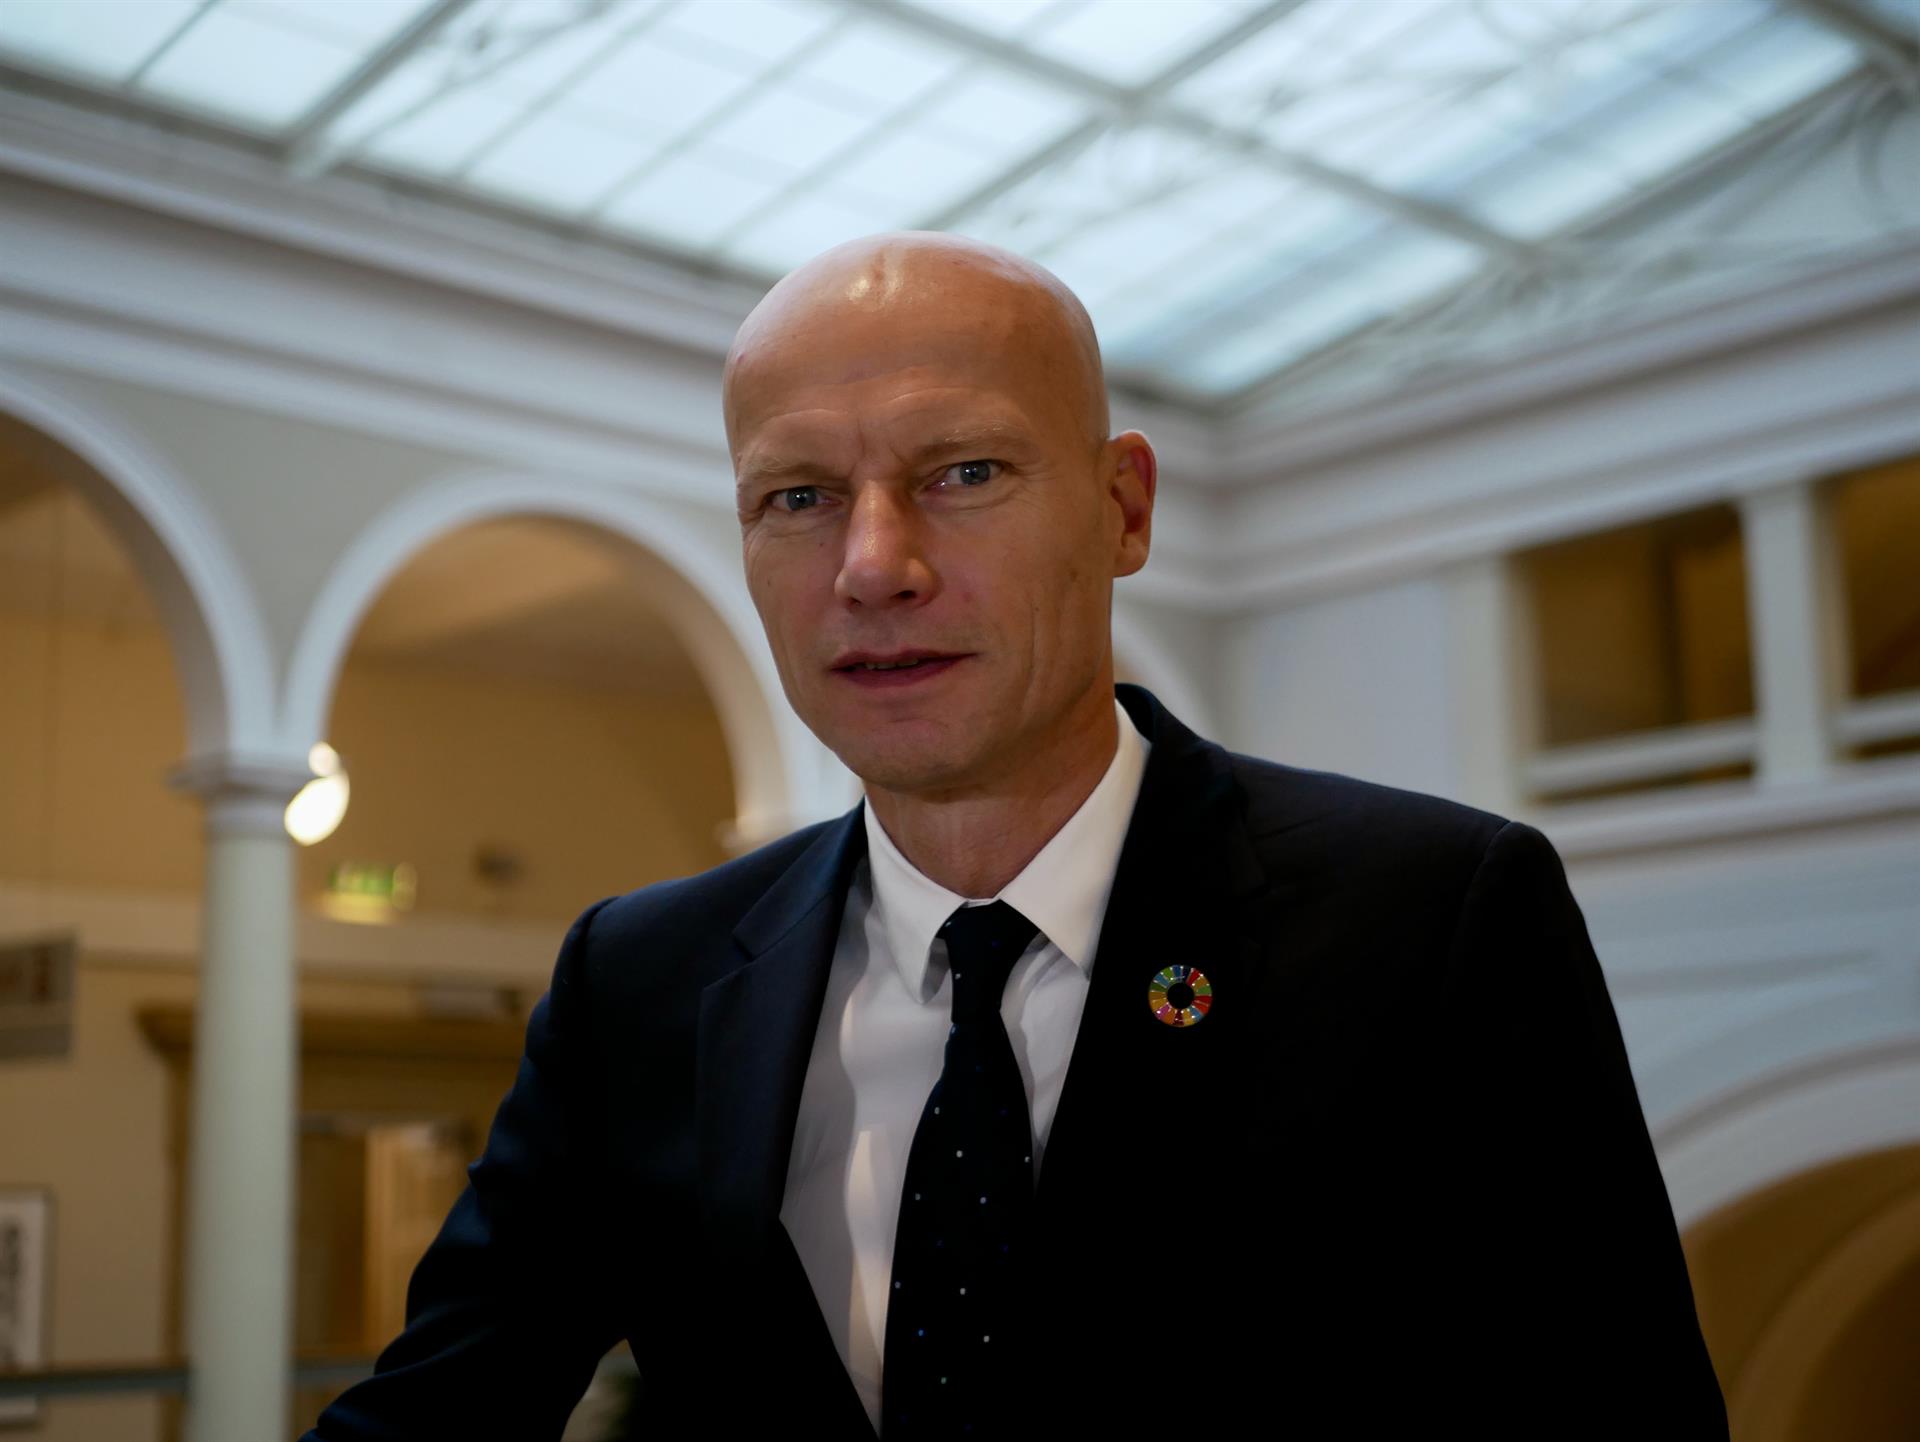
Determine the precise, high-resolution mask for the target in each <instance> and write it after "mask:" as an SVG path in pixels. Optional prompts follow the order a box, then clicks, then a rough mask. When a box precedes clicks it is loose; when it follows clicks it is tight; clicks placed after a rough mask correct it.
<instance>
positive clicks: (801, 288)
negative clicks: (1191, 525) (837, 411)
mask: <svg viewBox="0 0 1920 1442" xmlns="http://www.w3.org/2000/svg"><path fill="white" fill-rule="evenodd" d="M957 349H961V350H964V349H971V350H972V351H973V352H974V354H975V355H976V356H978V357H986V356H990V355H992V354H993V353H995V352H1000V353H1004V354H1005V355H1007V357H1008V358H1009V361H1010V362H1011V363H1012V370H1010V373H1009V380H1010V381H1011V382H1014V383H1025V382H1026V381H1028V380H1030V379H1031V378H1032V377H1033V376H1035V375H1042V376H1044V383H1045V385H1046V386H1047V388H1048V389H1049V390H1050V391H1051V392H1052V400H1053V401H1054V403H1055V404H1057V405H1060V406H1064V407H1065V408H1066V409H1067V410H1069V411H1070V412H1071V414H1072V416H1073V418H1074V420H1075V422H1076V423H1077V425H1078V426H1079V427H1080V428H1081V429H1082V432H1083V434H1084V436H1085V438H1086V440H1087V442H1088V444H1089V445H1092V444H1097V443H1098V442H1100V441H1104V440H1105V439H1106V437H1107V428H1108V425H1109V417H1108V413H1107V387H1106V379H1105V376H1104V374H1103V373H1102V369H1101V365H1100V346H1099V342H1098V341H1097V340H1096V338H1095V336H1094V331H1093V321H1092V319H1091V318H1090V317H1089V316H1088V315H1087V311H1086V307H1085V306H1083V305H1081V304H1080V299H1079V297H1078V296H1076V295H1074V293H1073V292H1072V291H1070V290H1068V289H1067V287H1066V286H1065V285H1064V284H1063V283H1062V282H1061V280H1060V278H1059V277H1058V276H1056V275H1054V274H1053V273H1052V272H1051V271H1049V270H1046V269H1045V268H1043V267H1041V266H1038V265H1035V264H1034V263H1033V262H1032V261H1030V260H1026V259H1024V258H1022V257H1020V256H1017V255H1015V254H1013V253H1012V252H1011V251H1007V250H1002V249H1001V248H1000V247H998V246H993V245H988V244H986V243H984V242H982V241H977V240H969V239H967V238H965V237H963V236H956V235H947V234H944V233H942V232H939V231H893V232H888V233H886V234H881V235H872V236H864V237H862V238H860V239H858V240H850V241H847V242H845V243H844V244H841V245H837V246H835V247H834V248H833V249H831V250H828V251H825V252H823V253H822V254H820V255H818V256H815V257H814V258H813V259H812V260H810V261H808V262H807V263H806V264H805V265H802V266H801V267H800V268H799V269H798V270H795V271H792V272H791V273H789V274H788V275H787V276H786V277H785V278H784V279H782V280H781V281H780V282H779V283H778V284H776V285H775V286H774V287H773V289H772V290H770V291H768V292H767V294H766V296H765V297H764V298H762V300H761V301H760V304H759V305H757V306H755V307H754V309H753V311H752V313H751V314H750V315H748V317H747V318H746V320H745V321H744V322H743V323H742V324H741V326H740V329H739V332H738V333H737V334H736V335H735V336H734V341H733V346H732V348H731V349H730V350H729V351H728V353H727V363H726V369H725V372H724V375H723V380H722V390H723V395H724V405H725V410H726V425H727V438H728V442H729V445H730V446H731V448H732V449H733V452H734V455H735V458H736V460H738V458H739V454H740V442H741V438H742V437H741V429H742V420H743V417H744V415H745V413H746V412H747V411H748V410H750V409H751V404H752V396H753V395H754V394H756V393H758V392H759V391H761V390H763V389H764V388H765V386H766V385H767V384H768V383H772V382H791V381H795V380H798V381H802V382H804V381H805V380H806V379H807V378H808V377H810V376H811V377H814V378H817V379H818V380H819V381H821V382H822V383H831V382H832V381H833V380H834V379H835V378H845V379H848V380H860V379H864V378H866V377H867V376H870V375H872V374H875V373H876V372H878V371H880V370H882V369H886V368H889V367H898V366H900V365H903V364H904V365H912V364H915V363H918V362H922V361H925V362H938V361H939V360H941V359H943V358H945V357H947V356H949V355H951V354H952V353H953V352H954V351H955V350H957ZM1014 372H1018V374H1015V373H1014Z"/></svg>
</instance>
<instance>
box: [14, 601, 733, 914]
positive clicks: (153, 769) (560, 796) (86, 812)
mask: <svg viewBox="0 0 1920 1442" xmlns="http://www.w3.org/2000/svg"><path fill="white" fill-rule="evenodd" d="M637 624H645V618H640V619H639V620H638V621H637ZM0 675H5V676H6V677H7V678H8V680H9V684H7V685H5V686H0V878H4V879H7V880H20V881H51V882H55V883H65V884H72V885H84V886H98V887H130V888H140V889H147V890H155V889H158V890H178V891H181V892H187V893H194V892H197V890H198V888H199V884H200V883H199V878H200V868H201V855H202V844H201V839H200V811H199V807H198V806H197V805H196V804H195V803H194V802H192V801H191V800H190V799H188V798H184V797H181V796H179V795H177V794H175V793H172V792H170V791H168V790H167V788H166V786H165V784H164V778H165V775H166V772H167V770H168V768H169V767H170V766H172V765H173V764H175V763H176V762H178V761H179V760H180V759H181V757H182V754H183V750H184V746H185V741H184V730H183V723H182V719H181V717H182V712H181V705H180V699H179V693H178V688H177V686H176V684H175V682H174V675H173V670H172V662H171V659H170V657H169V655H168V653H167V647H166V643H165V641H164V639H163V638H162V637H161V635H160V634H159V633H158V632H156V631H153V630H148V629H119V630H116V629H115V628H112V627H109V626H105V625H102V624H99V623H96V622H91V621H70V622H68V623H66V624H64V625H60V626H57V627H56V626H51V625H49V624H48V623H47V622H46V620H45V619H44V618H41V617H34V616H29V615H23V614H21V613H19V612H13V613H8V612H5V611H0ZM331 739H332V741H333V743H334V744H335V746H336V747H338V749H339V750H340V751H341V753H342V755H343V756H344V757H345V758H346V760H347V764H348V766H349V767H350V768H351V775H352V780H353V783H354V792H353V800H352V803H351V806H350V808H349V810H348V813H347V818H346V820H345V821H344V822H343V823H342V825H341V827H340V829H339V830H338V831H337V832H335V833H334V835H333V836H332V837H330V838H329V839H328V840H326V841H324V842H322V843H320V844H319V845H318V846H315V847H311V848H307V849H306V850H304V851H303V852H302V854H301V857H300V868H299V878H300V886H301V891H302V895H303V897H304V898H308V899H310V898H311V897H312V895H313V894H314V893H315V892H316V891H317V890H318V889H319V888H320V887H321V886H322V885H323V884H324V882H325V878H326V874H327V871H328V869H329V868H330V867H331V866H332V865H333V864H334V863H336V862H338V861H341V860H348V859H351V860H355V861H363V862H373V863H393V862H410V863H411V864H413V865H414V867H415V868H416V869H417V870H418V872H419V877H420V891H419V906H420V909H421V910H422V911H423V912H438V913H448V912H458V913H466V914H469V915H479V916H486V917H493V918H500V919H508V918H513V919H526V918H551V919H571V918H572V916H574V915H575V914H576V913H577V912H578V911H579V910H580V909H581V908H582V907H583V906H585V905H586V904H588V903H589V902H592V901H594V900H596V899H598V898H599V897H602V896H606V895H609V894H611V893H613V892H617V891H624V890H627V889H628V888H630V887H633V886H638V885H640V884H642V883H644V882H648V881H653V880H658V879H660V878H662V877H668V876H680V875H685V874H688V873H690V872H695V871H700V870H703V869H705V868H706V867H709V866H712V865H714V864H716V863H718V862H719V861H722V860H724V859H725V852H724V850H723V848H722V847H721V845H720V843H719V841H718V840H717V829H718V828H719V827H720V826H721V825H722V824H723V823H724V822H725V821H727V820H729V819H730V818H731V817H732V815H733V788H732V782H731V779H730V771H729V768H728V764H727V756H726V747H725V743H724V740H723V738H722V736H721V734H720V728H719V722H718V720H717V718H716V717H715V715H714V712H713V709H712V707H711V706H710V705H709V704H707V703H706V702H705V701H704V700H687V699H684V698H676V697H659V698H655V697H648V696H645V695H635V694H631V693H619V692H612V691H594V690H590V689H587V688H584V687H577V686H566V685H561V684H558V683H553V682H534V681H525V680H518V681H511V682H508V681H503V680H501V679H499V678H497V677H479V676H469V675H462V674H459V673H450V672H438V671H433V670H430V669H426V668H422V667H417V666H415V667H398V666H389V665H376V664H373V663H356V662H349V664H348V667H347V669H346V672H345V674H344V675H343V676H342V679H341V684H340V687H339V691H338V701H337V704H336V707H335V712H334V727H333V733H332V737H331ZM481 842H490V843H493V844H496V845H504V846H507V847H509V848H511V849H512V850H514V851H515V852H517V853H519V854H521V855H522V856H523V857H524V859H525V861H526V870H525V874H524V877H523V879H522V880H521V881H519V882H518V883H516V884H515V885H513V886H512V887H511V888H508V889H507V890H506V891H505V892H504V893H503V894H501V895H498V896H495V895H492V894H490V893H489V891H488V889H487V888H486V887H485V886H483V885H482V884H481V883H480V882H479V881H478V880H477V879H476V877H475V876H474V873H473V870H472V865H471V858H472V854H473V850H474V848H475V846H476V845H478V844H479V843H481Z"/></svg>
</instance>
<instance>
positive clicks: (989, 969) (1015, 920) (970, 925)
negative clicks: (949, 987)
mask: <svg viewBox="0 0 1920 1442" xmlns="http://www.w3.org/2000/svg"><path fill="white" fill-rule="evenodd" d="M1039 929H1040V928H1039V927H1038V926H1036V925H1035V924H1034V923H1033V922H1031V921H1029V920H1027V918H1026V917H1024V916H1022V915H1021V914H1020V913H1019V912H1018V911H1016V910H1014V909H1013V908H1012V907H1011V906H1009V905H1007V903H1006V902H1004V901H994V902H989V903H988V904H987V905H985V906H961V907H957V908H955V910H954V913H953V915H951V916H949V917H948V918H947V919H946V920H945V921H944V922H942V923H941V925H940V931H939V933H938V935H939V939H940V940H942V941H944V942H946V944H947V963H948V966H949V968H950V969H951V970H952V972H953V1019H954V1021H956V1022H963V1021H975V1020H978V1019H979V1018H981V1017H983V1016H986V1015H989V1014H997V1013H998V1012H999V1010H1000V996H1001V993H1003V992H1004V991H1005V990H1006V989H1007V978H1008V977H1009V976H1011V975H1012V974H1013V965H1014V963H1015V962H1017V961H1018V960H1019V959H1020V954H1021V953H1022V952H1023V951H1025V950H1026V949H1027V943H1028V942H1030V941H1032V940H1033V937H1034V933H1035V932H1037V931H1038V930H1039Z"/></svg>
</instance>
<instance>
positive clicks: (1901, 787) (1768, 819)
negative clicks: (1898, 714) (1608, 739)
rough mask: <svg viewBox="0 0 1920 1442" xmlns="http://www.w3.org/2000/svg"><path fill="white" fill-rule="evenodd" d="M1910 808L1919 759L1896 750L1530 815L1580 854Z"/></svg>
mask: <svg viewBox="0 0 1920 1442" xmlns="http://www.w3.org/2000/svg"><path fill="white" fill-rule="evenodd" d="M1913 815H1920V759H1916V758H1914V757H1909V756H1893V757H1887V758H1884V759H1881V760H1875V761H1857V762H1852V763H1849V764H1847V765H1845V766H1840V767H1836V768H1835V769H1834V770H1833V771H1831V772H1829V773H1828V774H1827V775H1826V776H1824V777H1821V778H1818V779H1814V780H1806V781H1795V782H1782V783H1777V784H1773V785H1767V784H1764V783H1761V782H1754V781H1724V782H1708V783H1703V784H1700V785H1694V786H1685V787H1676V788H1674V789H1673V790H1672V791H1667V792H1654V793H1643V794H1640V795H1634V796H1622V797H1609V798H1606V799H1603V800H1595V801H1567V802H1560V803H1556V804H1553V805H1548V806H1541V807H1536V808H1533V809H1532V810H1531V811H1530V812H1529V813H1528V816H1527V819H1528V820H1529V821H1530V822H1532V824H1534V825H1536V826H1538V827H1539V828H1540V829H1541V830H1543V831H1545V832H1546V833H1547V835H1548V837H1549V838H1551V840H1552V841H1553V844H1554V846H1555V847H1556V848H1557V849H1558V850H1559V852H1560V854H1561V855H1562V856H1563V857H1565V858H1566V859H1568V860H1577V859H1586V858H1591V857H1600V856H1610V855H1619V854H1623V853H1631V852H1647V851H1658V850H1661V849H1662V848H1670V847H1679V846H1697V845H1700V844H1703V843H1708V842H1714V841H1723V840H1730V839H1734V838H1742V837H1753V836H1764V835H1772V834H1779V833H1787V832H1796V831H1808V830H1813V829H1815V828H1822V827H1831V826H1838V825H1844V824H1847V823H1853V822H1865V821H1877V820H1882V819H1885V818H1889V817H1904V816H1913Z"/></svg>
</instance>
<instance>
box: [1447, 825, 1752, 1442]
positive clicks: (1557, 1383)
mask: <svg viewBox="0 0 1920 1442" xmlns="http://www.w3.org/2000/svg"><path fill="white" fill-rule="evenodd" d="M1447 985H1448V1015H1447V1027H1448V1030H1447V1036H1448V1038H1449V1041H1450V1043H1457V1045H1458V1047H1459V1052H1458V1054H1457V1060H1458V1064H1459V1067H1460V1069H1461V1070H1460V1074H1461V1075H1462V1076H1463V1077H1464V1079H1465V1084H1464V1086H1463V1088H1462V1090H1461V1093H1460V1094H1459V1095H1458V1096H1457V1097H1456V1098H1455V1110H1454V1114H1453V1115H1452V1116H1450V1117H1448V1118H1447V1125H1448V1127H1449V1128H1450V1129H1452V1131H1453V1134H1454V1136H1455V1137H1456V1138H1457V1141H1458V1145H1457V1147H1456V1148H1455V1149H1454V1153H1453V1154H1454V1155H1455V1157H1456V1158H1457V1159H1458V1160H1459V1161H1460V1163H1461V1164H1462V1165H1461V1167H1460V1172H1459V1175H1458V1176H1457V1177H1454V1178H1445V1179H1443V1184H1452V1185H1454V1186H1455V1187H1457V1188H1458V1189H1459V1190H1458V1191H1456V1193H1455V1196H1456V1201H1455V1205H1456V1206H1457V1207H1458V1208H1459V1209H1460V1211H1461V1212H1462V1213H1463V1214H1465V1215H1466V1216H1467V1217H1468V1218H1470V1221H1468V1222H1466V1223H1464V1224H1463V1225H1462V1227H1461V1233H1462V1236H1461V1240H1462V1241H1463V1243H1467V1244H1468V1246H1469V1248H1471V1249H1472V1250H1473V1251H1476V1252H1477V1255H1473V1254H1466V1255H1462V1256H1461V1257H1460V1259H1459V1266H1460V1274H1461V1276H1462V1278H1463V1290H1467V1289H1471V1291H1470V1293H1469V1295H1468V1296H1463V1297H1462V1298H1461V1299H1460V1300H1461V1302H1462V1304H1463V1308H1464V1310H1465V1311H1466V1312H1467V1314H1468V1320H1469V1321H1473V1320H1477V1321H1478V1322H1480V1324H1481V1325H1483V1326H1484V1327H1485V1328H1486V1333H1487V1340H1488V1362H1489V1364H1490V1366H1491V1367H1492V1369H1493V1371H1492V1374H1491V1375H1493V1376H1496V1377H1499V1378H1501V1379H1503V1381H1502V1383H1501V1385H1500V1386H1499V1388H1498V1393H1499V1395H1501V1396H1504V1397H1505V1398H1507V1399H1508V1401H1509V1402H1510V1403H1511V1404H1512V1406H1513V1407H1514V1410H1515V1412H1516V1414H1522V1413H1525V1412H1527V1411H1529V1410H1530V1409H1533V1408H1542V1409H1545V1410H1544V1412H1535V1413H1534V1420H1536V1421H1538V1422H1539V1423H1540V1424H1541V1426H1542V1427H1543V1428H1545V1429H1546V1430H1545V1431H1543V1432H1542V1434H1541V1435H1549V1433H1550V1432H1551V1431H1552V1429H1553V1428H1554V1427H1555V1426H1556V1425H1558V1426H1560V1427H1561V1428H1562V1433H1561V1435H1569V1436H1570V1435H1574V1434H1575V1433H1576V1432H1577V1433H1579V1434H1580V1435H1593V1436H1599V1435H1616V1434H1615V1431H1614V1430H1613V1429H1626V1430H1620V1431H1618V1432H1617V1435H1619V1436H1623V1437H1625V1436H1654V1435H1659V1436H1662V1437H1669V1438H1674V1439H1686V1442H1696V1439H1725V1437H1726V1436H1727V1420H1726V1409H1725V1403H1724V1402H1723V1400H1722V1397H1721V1393H1720V1387H1719V1383H1718V1381H1717V1379H1716V1378H1715V1375H1714V1371H1713V1364H1712V1362H1711V1360H1710V1359H1709V1357H1708V1355H1707V1350H1706V1345H1705V1342H1704V1341H1703V1340H1702V1338H1701V1335H1700V1328H1699V1321H1698V1318H1697V1315H1696V1313H1695V1310H1694V1302H1693V1289H1692V1284H1691V1282H1690V1280H1689V1278H1688V1275H1687V1267H1686V1259H1685V1256H1684V1254H1683V1253H1682V1251H1681V1248H1680V1238H1679V1233H1678V1230H1677V1229H1676V1227H1675V1224H1674V1219H1673V1208H1672V1203H1671V1202H1670V1201H1669V1199H1668V1197H1667V1190H1666V1184H1665V1182H1664V1180H1663V1179H1662V1177H1661V1175H1660V1168H1659V1163H1658V1161H1657V1160H1656V1158H1655V1155H1654V1150H1653V1143H1652V1140H1651V1138H1650V1137H1649V1135H1648V1132H1647V1125H1646V1119H1645V1117H1644V1115H1643V1113H1642V1112H1641V1108H1640V1098H1639V1094H1638V1091H1637V1089H1636V1088H1635V1086H1634V1080H1633V1073H1632V1071H1631V1069H1630V1068H1629V1065H1628V1061H1627V1053H1626V1047H1625V1045H1624V1043H1623V1042H1622V1039H1621V1035H1620V1027H1619V1022H1618V1020H1617V1019H1616V1017H1615V1015H1614V1009H1613V1003H1612V1000H1611V998H1610V997H1609V995H1608V993H1607V986H1606V981H1605V979H1604V977H1603V976H1602V974H1601V970H1600V963H1599V960H1598V958H1597V957H1596V956H1595V955H1594V950H1593V943H1592V941H1591V939H1590V938H1589V937H1588V934H1587V928H1586V923H1585V921H1584V920H1583V918H1582V917H1581V914H1580V908H1579V906H1578V904H1577V903H1576V902H1575V901H1574V898H1573V894H1572V892H1571V891H1570V890H1569V889H1568V886H1567V878H1566V872H1565V870H1564V868H1563V867H1562V866H1561V863H1560V858H1559V856H1558V855H1557V854H1556V853H1555V852H1554V849H1553V847H1552V845H1551V843H1549V842H1548V840H1547V839H1546V837H1545V836H1543V835H1542V834H1541V833H1540V832H1539V831H1537V830H1536V829H1534V828H1533V827H1531V826H1528V825H1525V824H1524V823H1521V822H1508V823H1507V825H1506V826H1505V827H1504V828H1502V829H1501V830H1500V832H1499V833H1498V834H1496V835H1495V837H1494V838H1493V840H1492V841H1491V842H1490V843H1489V844H1488V846H1487V849H1486V852H1485V853H1484V855H1483V856H1482V857H1481V860H1480V865H1479V869H1478V871H1477V872H1476V874H1475V876H1474V878H1473V881H1472V883H1471V884H1470V885H1469V886H1468V888H1467V894H1466V900H1465V902H1464V905H1463V907H1462V911H1461V915H1460V921H1459V926H1458V930H1457V932H1456V934H1455V936H1454V939H1453V945H1452V949H1451V952H1450V955H1449V958H1448V969H1447ZM1556 1418H1557V1421H1556ZM1462 1420H1468V1419H1462Z"/></svg>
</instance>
